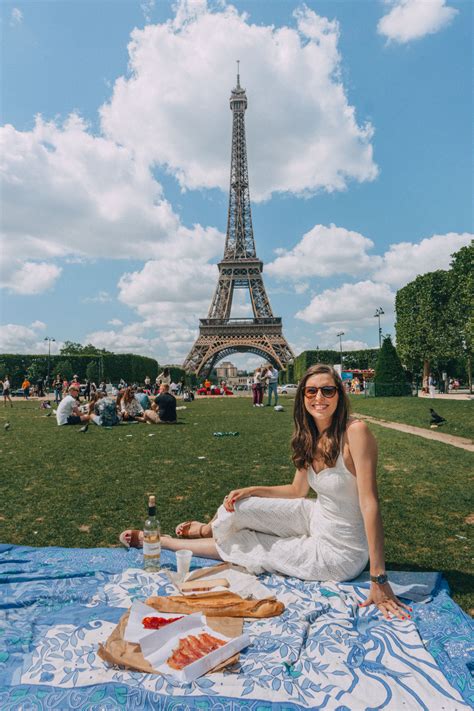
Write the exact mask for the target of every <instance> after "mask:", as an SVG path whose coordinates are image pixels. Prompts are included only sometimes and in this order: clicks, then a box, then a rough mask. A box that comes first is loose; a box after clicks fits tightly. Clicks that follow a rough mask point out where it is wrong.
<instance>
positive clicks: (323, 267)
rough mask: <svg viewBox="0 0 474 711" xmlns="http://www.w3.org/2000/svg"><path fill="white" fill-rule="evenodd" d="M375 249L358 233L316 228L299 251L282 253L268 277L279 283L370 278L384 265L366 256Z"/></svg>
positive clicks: (293, 250) (332, 227)
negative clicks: (357, 276) (352, 276)
mask: <svg viewBox="0 0 474 711" xmlns="http://www.w3.org/2000/svg"><path fill="white" fill-rule="evenodd" d="M373 246H374V243H373V242H372V241H371V240H370V239H368V238H367V237H364V236H363V235H361V234H359V233H358V232H353V231H350V230H346V229H345V228H344V227H336V225H332V224H331V225H329V227H326V226H325V225H315V226H314V227H313V229H312V230H310V231H309V232H307V233H306V234H305V235H303V238H302V239H301V241H300V242H299V243H298V244H297V245H296V247H294V248H293V249H291V250H289V251H288V252H286V251H285V250H282V249H279V250H278V255H279V256H278V257H277V258H276V259H275V261H274V262H271V263H270V264H267V265H266V266H265V273H267V274H269V275H270V276H274V277H277V278H280V279H285V278H286V279H304V278H307V277H313V276H320V277H328V276H332V275H334V274H367V272H369V271H372V270H373V269H374V268H375V267H376V266H377V265H378V264H379V263H380V261H381V260H380V257H375V256H370V255H368V254H367V252H368V251H369V250H370V249H372V247H373ZM298 293H301V292H298Z"/></svg>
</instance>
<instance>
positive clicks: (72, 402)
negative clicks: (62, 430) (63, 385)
mask: <svg viewBox="0 0 474 711" xmlns="http://www.w3.org/2000/svg"><path fill="white" fill-rule="evenodd" d="M78 398H79V386H78V385H74V384H71V385H70V386H69V389H68V395H66V397H64V398H63V399H62V400H61V402H60V403H59V405H58V409H57V410H56V420H57V423H58V425H80V424H81V423H83V422H89V420H90V419H91V417H90V415H89V414H81V412H80V410H79V402H78Z"/></svg>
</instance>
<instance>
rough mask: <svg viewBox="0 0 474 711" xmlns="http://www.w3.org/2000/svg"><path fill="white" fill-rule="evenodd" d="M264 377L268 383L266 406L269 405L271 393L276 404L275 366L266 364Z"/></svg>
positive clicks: (276, 374)
mask: <svg viewBox="0 0 474 711" xmlns="http://www.w3.org/2000/svg"><path fill="white" fill-rule="evenodd" d="M266 378H267V383H268V400H267V405H268V407H271V404H272V395H273V396H274V398H275V405H278V370H277V369H276V368H275V366H274V365H270V366H268V368H267V373H266Z"/></svg>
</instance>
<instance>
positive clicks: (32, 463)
mask: <svg viewBox="0 0 474 711" xmlns="http://www.w3.org/2000/svg"><path fill="white" fill-rule="evenodd" d="M282 402H283V404H284V405H285V411H284V412H281V413H277V412H275V411H274V410H273V408H261V409H260V408H252V407H251V404H250V400H249V399H247V398H232V399H231V398H229V399H226V400H221V399H217V400H214V399H209V400H200V401H197V402H194V403H191V404H188V406H187V409H186V410H183V411H181V412H180V413H179V417H180V420H181V422H180V424H179V425H177V426H175V427H164V426H146V425H130V426H121V427H114V428H113V429H111V430H105V429H101V428H98V427H95V426H92V425H91V427H90V429H89V432H87V433H86V434H81V433H79V431H78V428H77V427H61V428H58V427H57V426H56V422H55V418H54V417H49V418H46V417H44V411H41V410H39V408H38V405H37V403H33V402H28V403H26V402H21V403H16V404H15V407H14V408H13V409H12V410H10V409H8V408H7V409H3V408H1V409H0V418H2V419H0V471H1V475H0V541H1V542H9V543H16V544H23V545H35V546H47V545H59V546H77V547H92V546H114V545H117V536H118V533H119V532H120V531H121V530H122V529H124V528H126V527H129V526H133V527H139V526H140V525H141V522H142V520H143V518H144V516H145V512H146V509H145V506H146V493H147V492H155V493H156V495H157V504H158V512H159V516H160V519H161V522H162V530H163V531H164V532H172V531H173V530H174V527H175V526H176V525H177V524H178V523H179V522H180V521H183V520H187V519H194V518H197V519H202V520H209V518H210V517H211V516H212V515H213V513H214V511H215V509H216V508H217V506H218V505H219V504H220V503H221V502H222V499H223V497H224V495H225V494H226V493H228V491H229V490H230V489H232V488H235V487H238V486H246V485H250V484H270V485H271V484H281V483H286V482H288V481H290V480H291V479H292V476H293V466H292V464H291V462H290V447H289V440H290V435H291V430H292V402H293V401H292V400H290V399H286V398H282ZM357 402H358V403H359V400H358V401H357ZM361 402H364V404H365V405H367V406H368V405H369V404H372V403H374V402H375V404H376V405H377V406H378V403H377V402H376V401H373V400H363V399H362V400H361ZM408 402H409V403H410V404H411V402H412V401H411V400H409V401H408ZM423 404H425V403H423ZM464 404H465V403H458V402H453V401H451V402H450V403H449V405H450V412H453V413H454V412H455V409H454V408H456V407H459V406H464ZM451 408H453V409H451ZM357 409H359V410H360V408H359V407H358V408H357ZM439 409H440V410H441V408H439ZM461 410H464V407H462V408H460V411H461ZM369 414H375V413H371V412H370V411H369ZM384 414H385V417H386V419H392V417H391V415H390V417H389V413H387V412H385V413H384ZM6 418H8V420H9V421H10V422H11V429H10V430H9V431H5V430H4V428H3V424H4V422H5V420H6ZM372 429H373V431H374V433H375V435H376V437H377V440H378V442H379V448H380V459H379V470H378V476H379V488H380V498H381V505H382V514H383V518H384V524H385V533H386V558H387V565H388V567H390V568H398V569H410V570H442V571H443V572H444V573H445V575H446V577H447V579H448V581H449V583H450V585H451V587H452V590H453V595H454V599H455V600H456V601H457V602H458V603H459V604H461V605H462V606H463V607H464V609H466V610H467V609H470V608H473V607H474V595H473V594H472V584H471V586H469V572H472V568H470V559H471V558H470V555H469V553H470V551H469V540H468V537H469V536H470V529H471V528H472V526H470V525H469V523H468V521H469V520H471V521H472V519H468V516H469V514H471V513H472V501H469V499H468V494H469V491H472V488H471V489H470V488H469V473H470V471H471V470H472V454H470V453H469V452H465V451H463V450H460V449H457V448H454V447H451V446H448V445H445V444H441V443H437V442H431V441H426V440H423V439H421V438H419V437H415V436H412V435H408V434H403V433H399V432H395V431H392V430H387V429H384V428H382V427H378V426H376V425H374V426H373V427H372ZM216 430H218V431H239V432H240V436H239V437H228V438H227V437H221V438H216V437H213V432H214V431H216ZM150 435H153V436H152V437H151V436H150ZM202 457H204V459H202ZM471 483H472V482H471ZM458 536H461V537H462V538H458ZM471 552H472V549H471Z"/></svg>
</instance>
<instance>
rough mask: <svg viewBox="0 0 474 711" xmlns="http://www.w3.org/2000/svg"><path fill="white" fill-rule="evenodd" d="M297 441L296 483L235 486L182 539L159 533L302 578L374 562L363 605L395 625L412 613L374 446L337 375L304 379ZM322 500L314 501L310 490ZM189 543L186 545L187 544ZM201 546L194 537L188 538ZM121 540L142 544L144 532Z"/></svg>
mask: <svg viewBox="0 0 474 711" xmlns="http://www.w3.org/2000/svg"><path fill="white" fill-rule="evenodd" d="M294 422H295V429H294V433H293V438H292V442H291V445H292V450H293V462H294V464H295V465H296V474H295V477H294V479H293V482H292V483H291V484H285V485H283V486H249V487H245V488H243V489H234V490H233V491H231V492H230V493H229V494H228V495H227V496H226V497H225V498H224V501H223V505H222V506H220V507H219V509H218V511H217V513H216V515H215V517H214V518H213V520H212V521H211V522H210V523H200V522H198V521H187V522H185V523H182V524H180V525H179V526H178V527H177V529H176V535H177V536H178V538H177V539H176V538H172V537H170V536H162V545H163V547H164V548H168V549H170V550H178V549H180V548H190V549H191V550H192V551H193V552H194V553H195V554H196V555H199V556H203V557H208V558H218V559H219V558H220V559H222V560H225V561H230V562H232V563H235V564H237V565H242V566H244V567H245V568H247V570H249V571H250V572H252V573H255V574H259V573H262V572H264V571H268V572H273V573H280V574H284V575H290V576H294V577H297V578H301V579H303V580H319V581H324V580H334V581H344V580H351V579H352V578H355V577H357V576H358V575H359V573H361V572H362V570H363V569H364V568H365V566H366V564H367V560H368V558H370V576H371V581H372V582H371V587H370V593H369V596H368V598H367V600H366V601H365V602H364V603H363V604H364V606H366V605H370V604H372V603H373V604H375V605H377V607H378V608H379V609H380V611H381V612H382V613H383V614H384V616H385V617H387V618H389V617H390V616H391V615H395V616H397V617H401V618H404V617H405V616H406V615H407V613H406V612H405V610H407V609H409V608H407V606H406V605H403V604H402V603H401V602H399V600H398V599H397V598H396V597H395V595H394V594H393V591H392V589H391V587H390V584H389V583H388V582H387V576H386V574H385V561H384V535H383V527H382V520H381V516H380V509H379V502H378V495H377V483H376V466H377V444H376V441H375V439H374V437H373V435H372V434H371V432H370V431H369V429H368V428H367V425H366V424H365V423H364V422H361V421H359V420H356V419H353V418H351V417H349V402H348V399H347V395H346V392H345V389H344V386H343V384H342V380H341V378H340V376H339V374H338V373H337V372H336V371H335V370H334V368H332V367H331V366H328V365H314V366H312V367H311V368H309V370H308V371H307V372H306V374H305V375H304V377H303V379H302V380H301V382H300V384H299V386H298V390H297V392H296V397H295V405H294ZM310 488H311V489H313V490H314V491H315V492H316V493H317V499H316V500H314V499H307V498H306V496H307V494H308V492H309V490H310ZM183 539H187V540H183ZM189 539H195V540H189ZM121 541H122V542H123V543H125V545H127V544H129V545H130V544H131V545H141V532H137V531H124V532H123V534H122V535H121Z"/></svg>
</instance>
